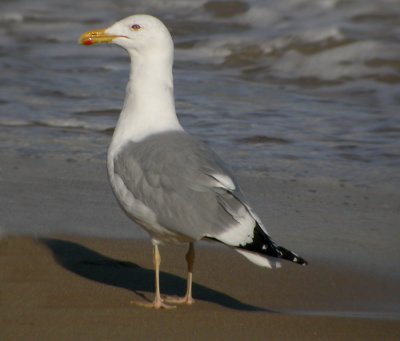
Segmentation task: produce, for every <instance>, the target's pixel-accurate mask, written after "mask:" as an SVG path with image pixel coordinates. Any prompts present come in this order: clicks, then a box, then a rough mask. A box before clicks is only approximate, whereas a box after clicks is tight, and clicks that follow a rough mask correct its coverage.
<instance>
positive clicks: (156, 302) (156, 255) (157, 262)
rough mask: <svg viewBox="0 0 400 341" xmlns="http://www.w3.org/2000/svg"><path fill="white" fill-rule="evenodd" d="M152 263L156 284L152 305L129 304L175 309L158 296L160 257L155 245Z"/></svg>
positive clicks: (134, 302)
mask: <svg viewBox="0 0 400 341" xmlns="http://www.w3.org/2000/svg"><path fill="white" fill-rule="evenodd" d="M153 262H154V273H155V284H156V292H155V297H154V301H153V302H152V303H146V302H137V301H132V302H131V303H133V304H136V305H139V306H141V307H146V308H154V309H160V308H164V309H173V308H175V306H173V305H168V304H165V303H164V302H163V299H162V298H161V294H160V264H161V256H160V252H159V251H158V245H157V244H154V245H153Z"/></svg>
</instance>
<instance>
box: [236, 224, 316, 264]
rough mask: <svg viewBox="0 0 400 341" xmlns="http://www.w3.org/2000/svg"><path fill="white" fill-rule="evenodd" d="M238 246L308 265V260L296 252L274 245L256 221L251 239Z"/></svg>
mask: <svg viewBox="0 0 400 341" xmlns="http://www.w3.org/2000/svg"><path fill="white" fill-rule="evenodd" d="M240 248H241V249H244V250H248V251H252V252H256V253H259V254H262V255H266V256H269V257H275V258H281V259H285V260H288V261H290V262H293V263H296V264H299V265H302V266H306V265H308V262H307V261H306V260H305V259H303V258H302V257H300V256H299V255H297V254H296V253H294V252H292V251H289V250H288V249H286V248H284V247H283V246H278V245H276V244H275V243H274V242H273V241H272V239H271V238H270V237H269V235H268V234H267V233H266V232H265V231H264V230H263V229H262V227H261V226H260V225H259V223H258V222H256V226H255V227H254V237H253V241H252V242H251V243H249V244H246V245H243V246H240Z"/></svg>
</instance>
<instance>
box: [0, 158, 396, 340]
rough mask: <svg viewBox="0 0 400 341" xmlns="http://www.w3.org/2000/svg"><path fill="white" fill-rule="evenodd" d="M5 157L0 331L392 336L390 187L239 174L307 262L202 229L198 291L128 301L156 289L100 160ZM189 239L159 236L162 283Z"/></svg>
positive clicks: (74, 335) (8, 334)
mask: <svg viewBox="0 0 400 341" xmlns="http://www.w3.org/2000/svg"><path fill="white" fill-rule="evenodd" d="M1 159H2V162H1V178H0V179H1V181H0V191H1V197H0V200H1V202H0V204H1V205H0V214H1V221H0V231H1V234H2V238H1V239H0V269H1V271H0V338H1V339H2V340H32V339H41V340H55V339H57V340H72V339H74V340H75V339H99V340H106V339H107V340H109V339H113V340H118V339H121V340H122V339H175V340H176V339H177V340H180V339H210V340H216V339H227V338H231V339H236V340H238V339H239V340H245V339H252V340H265V339H271V340H274V339H296V340H310V339H316V340H321V339H322V340H326V339H329V340H382V339H385V340H396V339H399V338H400V321H399V320H400V295H399V288H400V275H399V273H398V270H397V269H398V266H396V262H397V260H398V259H399V257H398V256H399V250H398V240H399V239H398V233H399V232H398V231H397V230H398V226H399V225H398V222H399V210H398V205H399V200H398V198H399V196H398V194H397V193H396V189H393V191H388V190H381V189H379V188H377V186H373V185H371V187H369V188H355V187H352V186H350V185H347V184H343V183H332V182H328V181H326V182H321V181H319V182H302V181H295V180H291V179H270V178H268V177H266V176H265V175H260V174H258V175H255V174H241V175H240V177H239V180H240V182H241V183H242V187H243V189H244V190H245V192H246V193H247V196H248V198H249V200H250V202H251V203H252V204H253V206H254V207H255V209H256V211H257V212H258V213H259V215H260V216H261V218H262V219H263V220H264V222H266V224H267V225H268V226H269V231H270V232H271V234H272V235H273V237H274V239H275V240H277V241H278V242H280V243H282V244H283V245H285V246H287V247H289V248H291V249H294V250H296V251H298V252H299V253H300V254H301V255H302V256H304V257H305V258H306V259H307V260H308V261H309V263H310V265H309V266H308V267H300V266H296V265H294V264H287V263H285V266H284V267H283V268H282V269H280V270H274V271H271V270H265V269H262V268H259V267H257V266H255V265H253V264H251V263H249V262H248V261H246V260H245V259H244V258H243V257H241V256H240V255H239V254H237V253H236V252H234V251H232V250H229V249H228V248H223V247H220V246H215V245H214V244H207V243H199V245H198V247H197V258H196V265H195V274H194V276H195V277H194V281H195V284H194V296H195V299H196V303H195V305H193V306H191V307H188V306H179V307H177V309H175V310H173V311H153V310H147V309H144V308H140V307H137V306H135V305H132V304H131V303H130V301H131V300H151V298H152V290H153V286H154V284H153V271H152V259H151V246H150V242H149V240H148V239H141V237H142V236H145V235H144V234H140V233H137V231H140V230H136V229H135V228H134V227H132V224H131V223H130V222H129V220H128V219H127V218H125V217H124V215H123V214H122V213H121V212H120V211H119V208H118V207H117V205H116V204H115V202H114V199H113V197H112V194H111V191H110V189H109V186H108V184H107V180H106V174H105V170H104V168H103V167H104V165H103V164H101V163H96V162H91V161H86V162H83V161H79V162H72V160H70V161H69V162H66V161H63V160H54V159H52V160H49V159H47V160H46V159H39V158H38V159H29V158H28V159H27V158H24V159H23V158H16V157H13V156H8V157H7V156H2V157H1ZM23 235H25V236H23ZM185 251H186V250H185V247H183V246H165V247H162V248H161V255H162V258H163V262H162V274H161V289H162V292H163V293H164V294H182V293H183V291H184V287H185V261H184V254H185Z"/></svg>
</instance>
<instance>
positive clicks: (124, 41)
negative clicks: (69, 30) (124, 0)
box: [79, 14, 174, 57]
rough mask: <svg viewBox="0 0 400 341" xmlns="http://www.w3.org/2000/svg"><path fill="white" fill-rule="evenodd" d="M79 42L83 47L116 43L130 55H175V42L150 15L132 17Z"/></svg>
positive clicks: (82, 38)
mask: <svg viewBox="0 0 400 341" xmlns="http://www.w3.org/2000/svg"><path fill="white" fill-rule="evenodd" d="M79 42H80V43H81V44H83V45H92V44H99V43H114V44H116V45H119V46H121V47H123V48H124V49H126V50H127V51H128V52H129V54H130V55H132V56H135V55H144V56H146V57H148V56H152V55H153V56H154V55H155V54H156V55H157V56H158V57H163V56H164V55H165V56H169V57H172V54H173V48H174V46H173V42H172V38H171V35H170V33H169V31H168V29H167V28H166V27H165V25H164V24H163V23H162V22H161V21H160V20H159V19H157V18H155V17H152V16H150V15H144V14H139V15H132V16H130V17H127V18H125V19H122V20H120V21H117V22H116V23H115V24H114V25H112V26H110V27H108V28H106V29H101V30H96V31H90V32H86V33H85V34H83V35H82V36H81V37H80V39H79Z"/></svg>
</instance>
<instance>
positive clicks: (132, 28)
mask: <svg viewBox="0 0 400 341" xmlns="http://www.w3.org/2000/svg"><path fill="white" fill-rule="evenodd" d="M141 28H142V27H141V26H140V25H138V24H133V25H132V26H131V30H134V31H139V30H140V29H141Z"/></svg>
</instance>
